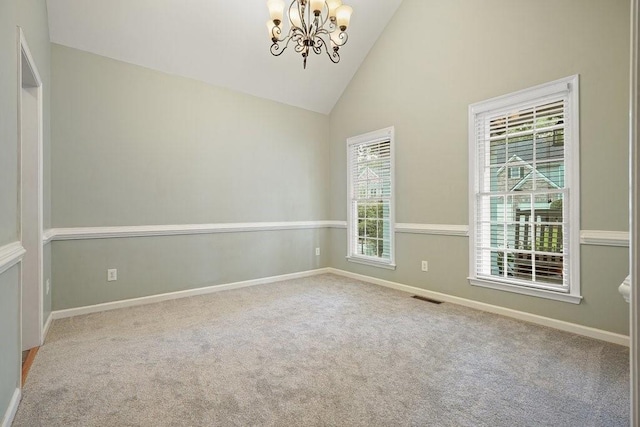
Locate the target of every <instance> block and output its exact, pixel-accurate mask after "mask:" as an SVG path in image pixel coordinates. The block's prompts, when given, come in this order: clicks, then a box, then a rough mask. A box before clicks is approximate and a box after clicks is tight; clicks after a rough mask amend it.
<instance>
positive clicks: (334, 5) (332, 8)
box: [327, 0, 342, 18]
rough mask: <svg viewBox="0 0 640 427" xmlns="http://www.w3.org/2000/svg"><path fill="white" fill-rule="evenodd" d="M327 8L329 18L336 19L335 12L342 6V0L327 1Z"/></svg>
mask: <svg viewBox="0 0 640 427" xmlns="http://www.w3.org/2000/svg"><path fill="white" fill-rule="evenodd" d="M327 5H328V6H329V18H335V17H336V10H337V9H338V8H339V7H340V6H342V0H327Z"/></svg>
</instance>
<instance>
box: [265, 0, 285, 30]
mask: <svg viewBox="0 0 640 427" xmlns="http://www.w3.org/2000/svg"><path fill="white" fill-rule="evenodd" d="M267 7H268V8H269V16H271V20H272V21H273V22H274V23H275V24H276V25H280V23H281V22H282V14H283V13H284V0H268V1H267Z"/></svg>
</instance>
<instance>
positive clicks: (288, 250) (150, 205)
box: [52, 44, 329, 310]
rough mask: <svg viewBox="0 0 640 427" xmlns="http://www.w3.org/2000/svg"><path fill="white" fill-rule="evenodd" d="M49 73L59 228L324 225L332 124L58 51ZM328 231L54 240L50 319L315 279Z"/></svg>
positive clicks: (54, 47)
mask: <svg viewBox="0 0 640 427" xmlns="http://www.w3.org/2000/svg"><path fill="white" fill-rule="evenodd" d="M52 70H53V80H54V88H53V112H54V115H53V126H52V139H53V152H52V153H53V154H52V163H53V226H54V227H86V226H89V227H98V226H118V225H121V226H126V225H154V224H207V223H229V222H265V221H310V220H325V219H326V218H327V216H328V199H327V195H326V193H327V188H328V177H327V174H328V168H327V167H326V159H327V156H328V152H329V149H328V146H327V144H326V141H327V140H328V135H329V134H328V127H329V117H328V116H326V115H322V114H317V113H313V112H309V111H305V110H301V109H299V108H294V107H290V106H286V105H284V104H279V103H275V102H272V101H267V100H263V99H259V98H255V97H252V96H248V95H244V94H240V93H237V92H232V91H230V90H226V89H223V88H219V87H214V86H210V85H207V84H204V83H202V82H198V81H195V80H190V79H186V78H182V77H177V76H172V75H168V74H164V73H160V72H157V71H152V70H150V69H146V68H142V67H139V66H135V65H131V64H126V63H123V62H119V61H116V60H113V59H109V58H105V57H101V56H98V55H94V54H90V53H87V52H83V51H80V50H76V49H72V48H68V47H64V46H61V45H56V44H53V45H52ZM327 233H328V232H327V231H324V230H323V231H320V230H297V231H266V232H250V233H229V234H227V233H225V234H212V235H195V236H170V237H145V238H126V239H104V240H85V241H65V242H54V243H53V244H52V264H53V287H54V289H55V291H54V295H53V308H54V310H59V309H64V308H70V307H78V306H83V305H88V304H96V303H99V302H107V301H114V300H120V299H125V298H132V297H138V296H145V295H153V294H158V293H163V292H170V291H178V290H184V289H191V288H195V287H202V286H208V285H215V284H220V283H229V282H236V281H241V280H247V279H255V278H261V277H268V276H273V275H280V274H285V273H292V272H297V271H303V270H309V269H314V268H319V267H324V266H326V265H327V262H326V259H327V257H325V253H326V250H325V249H324V248H323V245H325V246H326V245H328V242H327V239H326V238H325V237H324V236H325V235H327ZM316 247H320V248H321V252H322V254H323V255H322V256H319V257H316V256H315V248H316ZM107 268H117V269H118V280H117V281H116V282H109V283H107V281H106V270H107Z"/></svg>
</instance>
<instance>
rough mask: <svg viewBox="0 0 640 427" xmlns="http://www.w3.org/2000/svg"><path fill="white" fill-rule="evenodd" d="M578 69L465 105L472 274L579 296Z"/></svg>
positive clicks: (488, 281) (494, 283) (531, 290)
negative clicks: (518, 89) (531, 86)
mask: <svg viewBox="0 0 640 427" xmlns="http://www.w3.org/2000/svg"><path fill="white" fill-rule="evenodd" d="M578 106H579V103H578V76H577V75H576V76H572V77H569V78H565V79H561V80H557V81H554V82H551V83H548V84H545V85H541V86H536V87H534V88H531V89H526V90H523V91H520V92H516V93H514V94H511V95H506V96H502V97H499V98H494V99H491V100H488V101H484V102H480V103H477V104H473V105H471V106H470V107H469V153H470V157H469V158H470V162H469V166H470V200H469V206H470V207H471V208H470V222H469V225H470V227H469V228H470V234H469V235H470V278H469V279H470V282H471V284H473V285H477V286H484V287H489V288H494V289H500V290H507V291H513V292H518V293H523V294H527V295H533V296H539V297H546V298H551V299H556V300H561V301H567V302H573V303H579V302H580V300H581V297H580V282H579V270H580V269H579V230H580V220H579V206H580V205H579V200H578V197H579V189H578V184H579V182H578V178H579V172H578V163H579V160H578V159H579V157H578V155H579V152H578V138H579V125H578Z"/></svg>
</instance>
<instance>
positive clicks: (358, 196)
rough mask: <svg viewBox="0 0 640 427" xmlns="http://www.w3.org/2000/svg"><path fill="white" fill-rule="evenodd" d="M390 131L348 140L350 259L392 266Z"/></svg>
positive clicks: (391, 154)
mask: <svg viewBox="0 0 640 427" xmlns="http://www.w3.org/2000/svg"><path fill="white" fill-rule="evenodd" d="M392 140H393V130H392V129H383V130H382V131H378V132H373V133H371V134H367V135H362V136H359V137H354V138H350V139H349V140H348V144H347V150H348V176H349V216H348V231H349V255H348V258H349V259H350V260H355V261H358V260H359V261H361V262H368V263H372V264H374V265H378V264H386V265H393V240H394V239H393V210H394V206H393V145H392Z"/></svg>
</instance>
